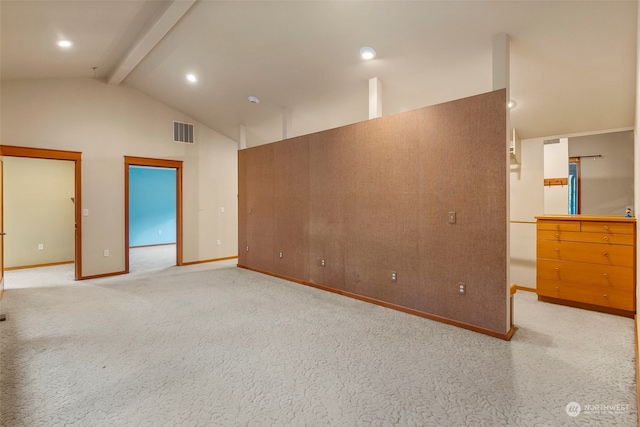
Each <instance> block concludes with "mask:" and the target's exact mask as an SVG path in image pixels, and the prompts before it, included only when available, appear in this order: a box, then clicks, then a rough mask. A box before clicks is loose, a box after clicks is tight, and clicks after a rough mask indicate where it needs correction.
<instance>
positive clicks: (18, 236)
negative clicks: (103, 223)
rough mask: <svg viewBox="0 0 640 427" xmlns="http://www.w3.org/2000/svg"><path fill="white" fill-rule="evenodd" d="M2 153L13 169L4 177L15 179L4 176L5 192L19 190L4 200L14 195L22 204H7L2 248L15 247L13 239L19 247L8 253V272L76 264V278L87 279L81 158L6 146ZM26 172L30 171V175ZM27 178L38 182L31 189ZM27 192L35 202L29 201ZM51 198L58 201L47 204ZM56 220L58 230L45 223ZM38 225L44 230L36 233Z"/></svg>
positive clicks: (72, 154) (4, 172) (73, 155)
mask: <svg viewBox="0 0 640 427" xmlns="http://www.w3.org/2000/svg"><path fill="white" fill-rule="evenodd" d="M0 154H1V155H2V156H3V157H4V160H5V166H9V167H8V168H6V167H5V168H4V171H3V174H4V175H7V174H8V175H12V176H6V179H5V180H4V184H5V187H6V186H7V185H9V187H11V185H14V184H15V188H12V187H11V189H10V191H9V194H5V196H6V197H10V196H11V192H13V193H16V194H15V196H16V200H19V203H21V205H20V206H12V205H13V204H14V203H12V202H11V201H8V203H6V204H4V208H5V218H4V219H5V222H7V221H9V222H11V224H10V225H9V226H8V227H6V228H5V230H4V231H5V232H6V233H7V237H6V238H5V241H4V244H5V245H11V244H13V243H12V241H11V239H14V241H15V244H16V245H17V246H15V248H14V249H12V250H11V251H10V255H11V256H12V257H14V258H15V259H14V258H12V259H11V260H10V261H9V263H8V264H7V267H10V268H11V267H12V266H13V267H35V266H46V265H57V264H73V266H71V265H70V268H71V269H72V271H73V278H74V279H75V280H81V279H83V277H82V257H81V254H82V224H81V221H80V218H81V217H80V213H81V206H82V204H81V191H80V189H81V176H82V174H81V156H82V153H80V152H75V151H62V150H49V149H41V148H28V147H14V146H7V145H2V146H0ZM26 169H29V170H31V169H32V172H29V171H28V170H26ZM12 171H13V172H12ZM14 172H15V176H13V175H14ZM25 172H26V173H27V175H25ZM27 179H32V180H34V181H33V182H32V184H31V185H29V184H27V182H26V180H27ZM38 183H42V184H43V185H44V184H46V185H50V186H51V185H53V187H51V188H43V187H42V186H41V185H37V184H38ZM57 186H60V187H62V188H57ZM7 189H8V190H9V188H7ZM38 191H40V194H39V193H38ZM29 192H30V193H29ZM27 193H29V199H30V200H31V201H29V200H25V197H26V196H27ZM50 196H51V197H55V200H48V201H47V200H44V198H45V197H50ZM58 199H59V200H58ZM25 203H27V204H25ZM29 203H31V204H29ZM33 203H35V204H33ZM38 203H40V204H42V203H44V204H45V205H46V207H45V208H39V207H38V205H37V204H38ZM54 204H55V208H54V207H53V205H54ZM14 207H15V208H18V209H19V212H12V211H11V209H13V208H14ZM42 210H44V213H46V214H47V218H46V220H45V221H41V220H38V219H35V218H33V215H34V214H35V213H37V212H38V211H42ZM54 217H55V218H57V219H56V221H58V222H57V224H58V225H52V224H51V223H47V221H49V220H53V219H55V218H54ZM12 218H13V219H15V221H13V220H12ZM12 221H13V222H12ZM25 221H27V222H25ZM40 225H43V227H40V229H39V230H40V232H38V229H37V226H40ZM33 239H35V240H33ZM5 253H9V251H6V252H5ZM31 255H33V256H31ZM70 271H71V270H70ZM69 274H71V272H70V273H69Z"/></svg>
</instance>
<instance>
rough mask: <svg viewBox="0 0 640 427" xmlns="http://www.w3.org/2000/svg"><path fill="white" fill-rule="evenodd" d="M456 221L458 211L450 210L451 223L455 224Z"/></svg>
mask: <svg viewBox="0 0 640 427" xmlns="http://www.w3.org/2000/svg"><path fill="white" fill-rule="evenodd" d="M455 223H456V213H455V212H449V224H455Z"/></svg>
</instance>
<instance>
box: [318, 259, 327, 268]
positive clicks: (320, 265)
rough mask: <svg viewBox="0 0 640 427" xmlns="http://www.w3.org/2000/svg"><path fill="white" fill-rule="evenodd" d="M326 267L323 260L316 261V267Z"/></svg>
mask: <svg viewBox="0 0 640 427" xmlns="http://www.w3.org/2000/svg"><path fill="white" fill-rule="evenodd" d="M326 265H327V262H326V261H325V259H324V258H319V259H318V267H325V266H326Z"/></svg>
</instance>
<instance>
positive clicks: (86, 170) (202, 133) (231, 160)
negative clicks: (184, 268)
mask: <svg viewBox="0 0 640 427" xmlns="http://www.w3.org/2000/svg"><path fill="white" fill-rule="evenodd" d="M1 108H2V110H1V111H2V116H1V120H2V123H3V126H2V133H1V134H0V143H2V144H4V145H16V146H24V147H37V148H51V149H60V150H72V151H81V152H82V207H83V208H85V209H89V216H88V217H83V218H82V228H83V230H82V231H83V236H82V237H83V238H82V245H83V246H82V249H83V251H82V261H83V262H82V264H83V265H82V274H83V275H84V276H91V275H97V274H105V273H112V272H119V271H122V270H124V156H125V155H128V156H140V157H152V158H160V159H170V160H182V161H183V162H184V164H183V167H184V169H183V173H184V176H183V200H184V204H183V213H184V254H183V260H184V261H185V262H190V261H200V260H207V259H214V258H221V257H227V256H235V255H237V247H238V245H237V226H238V224H237V167H236V164H237V146H236V142H235V141H232V140H230V139H228V138H227V137H224V136H222V135H220V134H219V133H217V132H215V131H213V130H211V129H208V128H206V127H205V126H203V125H202V124H199V123H197V122H195V121H194V120H193V119H191V118H189V117H186V116H184V115H183V114H181V113H179V112H177V111H175V110H173V109H171V108H169V107H167V106H166V105H164V104H162V103H160V102H158V101H156V100H154V99H151V98H149V97H147V96H146V95H144V94H142V93H140V92H137V91H136V90H133V89H131V88H129V87H127V86H126V85H121V86H111V85H107V84H106V83H104V82H103V81H101V80H97V79H67V80H29V81H26V80H25V81H4V82H2V105H1ZM173 120H181V121H187V122H191V123H195V124H196V128H195V140H196V143H195V144H194V145H185V144H176V143H173V142H172V121H173ZM220 207H224V208H225V213H224V214H222V213H220ZM218 239H220V240H221V241H222V244H221V246H217V245H216V240H218ZM104 249H109V251H110V256H109V257H108V258H105V257H103V250H104Z"/></svg>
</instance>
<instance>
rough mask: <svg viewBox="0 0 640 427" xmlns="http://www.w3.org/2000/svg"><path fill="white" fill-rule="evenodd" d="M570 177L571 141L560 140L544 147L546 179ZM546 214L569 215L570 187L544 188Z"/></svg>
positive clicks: (553, 186) (554, 186)
mask: <svg viewBox="0 0 640 427" xmlns="http://www.w3.org/2000/svg"><path fill="white" fill-rule="evenodd" d="M568 176H569V141H568V138H559V142H558V143H555V144H545V145H544V178H545V179H547V178H567V177H568ZM544 213H545V214H567V213H569V187H568V186H567V185H552V186H545V187H544Z"/></svg>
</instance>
